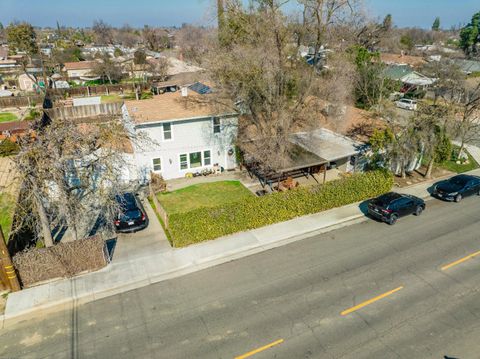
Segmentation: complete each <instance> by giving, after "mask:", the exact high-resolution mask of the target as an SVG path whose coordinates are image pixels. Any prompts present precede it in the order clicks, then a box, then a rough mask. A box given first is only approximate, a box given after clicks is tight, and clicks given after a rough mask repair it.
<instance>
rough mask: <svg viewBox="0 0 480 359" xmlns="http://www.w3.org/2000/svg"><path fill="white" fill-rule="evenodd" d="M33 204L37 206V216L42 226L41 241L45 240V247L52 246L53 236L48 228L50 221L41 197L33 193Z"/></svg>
mask: <svg viewBox="0 0 480 359" xmlns="http://www.w3.org/2000/svg"><path fill="white" fill-rule="evenodd" d="M34 197H35V202H36V203H35V205H36V207H37V212H38V217H39V218H40V224H41V226H42V236H43V241H44V242H45V247H52V246H53V237H52V231H51V230H50V222H49V220H48V217H47V212H46V211H45V207H43V203H42V201H41V199H40V198H39V197H38V196H37V194H36V193H35V195H34Z"/></svg>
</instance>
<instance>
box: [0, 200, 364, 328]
mask: <svg viewBox="0 0 480 359" xmlns="http://www.w3.org/2000/svg"><path fill="white" fill-rule="evenodd" d="M359 203H361V202H359ZM367 220H368V218H367V217H366V216H365V215H364V214H363V213H359V214H357V215H354V216H350V217H346V218H344V219H342V220H341V221H339V222H337V223H335V224H332V225H329V226H326V227H323V228H319V229H316V230H313V231H306V232H304V233H302V234H299V235H296V236H293V237H290V238H286V239H282V240H279V241H276V242H272V243H268V244H261V245H256V246H251V247H250V248H249V247H245V248H242V249H241V250H238V251H230V252H226V253H225V252H224V253H222V254H220V255H218V256H215V257H210V258H208V259H205V260H202V261H199V262H191V263H190V264H188V265H185V266H183V267H182V268H178V269H175V270H174V271H170V272H165V273H162V274H159V275H156V276H154V277H151V278H149V277H144V278H137V279H135V280H134V281H131V282H127V283H124V284H122V285H119V286H116V287H114V288H109V289H106V290H103V291H100V292H97V293H93V294H85V295H82V296H80V297H77V296H74V295H72V297H70V298H66V299H61V300H58V301H55V302H48V303H46V304H43V305H40V306H37V307H34V308H32V309H29V310H25V311H22V312H19V313H16V314H15V315H14V316H7V315H2V316H1V317H0V329H4V328H7V327H9V326H11V325H14V324H17V323H20V322H23V321H26V320H31V319H38V318H41V317H45V316H47V315H48V314H52V313H55V312H59V311H61V310H68V309H70V310H75V308H76V307H78V306H81V305H84V304H87V303H90V302H93V301H96V300H99V299H104V298H108V297H110V296H114V295H117V294H120V293H125V292H128V291H131V290H135V289H139V288H143V287H146V286H148V285H151V284H156V283H160V282H163V281H165V280H170V279H174V278H178V277H181V276H184V275H187V274H191V273H194V272H197V271H200V270H204V269H208V268H212V267H215V266H218V265H221V264H225V263H228V262H231V261H233V260H236V259H240V258H245V257H248V256H251V255H254V254H258V253H262V252H265V251H268V250H271V249H275V248H278V247H282V246H285V245H287V244H290V243H294V242H297V241H300V240H303V239H306V238H308V237H311V236H312V235H319V234H324V233H328V232H331V231H333V230H336V229H339V228H342V227H345V226H347V225H351V224H356V223H362V222H365V221H367ZM107 268H108V267H107ZM69 281H70V283H72V284H73V283H74V279H70V280H69ZM72 287H73V285H72Z"/></svg>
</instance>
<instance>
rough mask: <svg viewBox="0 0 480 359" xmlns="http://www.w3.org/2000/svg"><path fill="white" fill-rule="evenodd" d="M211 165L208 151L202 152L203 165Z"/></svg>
mask: <svg viewBox="0 0 480 359" xmlns="http://www.w3.org/2000/svg"><path fill="white" fill-rule="evenodd" d="M211 164H212V157H211V154H210V151H203V165H204V166H210V165H211Z"/></svg>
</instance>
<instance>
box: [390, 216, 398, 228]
mask: <svg viewBox="0 0 480 359" xmlns="http://www.w3.org/2000/svg"><path fill="white" fill-rule="evenodd" d="M397 219H398V216H397V215H396V214H392V215H391V216H390V219H389V220H388V224H389V225H391V226H393V225H394V224H395V223H397Z"/></svg>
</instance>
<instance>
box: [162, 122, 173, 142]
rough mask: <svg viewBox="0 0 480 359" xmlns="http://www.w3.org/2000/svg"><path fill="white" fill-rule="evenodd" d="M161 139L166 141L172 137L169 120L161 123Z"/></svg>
mask: <svg viewBox="0 0 480 359" xmlns="http://www.w3.org/2000/svg"><path fill="white" fill-rule="evenodd" d="M163 139H164V140H166V141H168V140H171V139H172V124H171V123H170V122H167V123H164V124H163Z"/></svg>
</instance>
